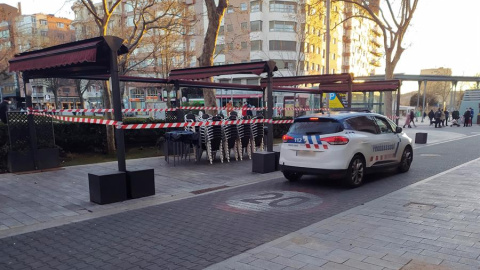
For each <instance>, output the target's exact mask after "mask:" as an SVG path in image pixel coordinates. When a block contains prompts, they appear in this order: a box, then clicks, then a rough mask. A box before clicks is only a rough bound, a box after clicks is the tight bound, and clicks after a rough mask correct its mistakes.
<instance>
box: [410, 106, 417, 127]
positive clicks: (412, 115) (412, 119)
mask: <svg viewBox="0 0 480 270" xmlns="http://www.w3.org/2000/svg"><path fill="white" fill-rule="evenodd" d="M410 122H411V123H412V124H413V126H414V127H417V125H415V112H414V111H413V110H411V111H410Z"/></svg>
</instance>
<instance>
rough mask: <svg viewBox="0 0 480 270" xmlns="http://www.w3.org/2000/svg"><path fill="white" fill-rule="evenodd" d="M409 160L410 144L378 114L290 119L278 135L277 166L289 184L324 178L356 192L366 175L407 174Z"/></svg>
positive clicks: (411, 154) (410, 160)
mask: <svg viewBox="0 0 480 270" xmlns="http://www.w3.org/2000/svg"><path fill="white" fill-rule="evenodd" d="M412 160H413V148H412V139H411V138H409V137H408V136H407V135H406V134H405V133H404V132H402V128H401V127H397V125H396V124H395V123H394V122H392V121H391V120H390V119H388V118H386V117H385V116H383V115H380V114H376V113H358V112H348V113H339V114H332V115H330V116H327V115H323V114H314V115H306V116H302V117H299V118H296V119H295V121H294V123H293V124H292V126H291V127H290V130H289V131H288V133H287V134H286V135H284V136H283V144H282V146H281V151H280V160H279V163H280V168H281V171H282V172H283V175H284V176H285V178H287V179H288V180H290V181H296V180H298V179H300V177H302V175H304V174H313V175H325V176H330V177H341V178H343V179H344V180H345V183H346V184H347V185H348V186H350V187H357V186H360V185H361V184H362V182H363V179H364V176H365V173H367V172H369V171H372V170H375V169H386V168H397V169H398V171H399V172H407V171H408V170H409V169H410V164H411V163H412Z"/></svg>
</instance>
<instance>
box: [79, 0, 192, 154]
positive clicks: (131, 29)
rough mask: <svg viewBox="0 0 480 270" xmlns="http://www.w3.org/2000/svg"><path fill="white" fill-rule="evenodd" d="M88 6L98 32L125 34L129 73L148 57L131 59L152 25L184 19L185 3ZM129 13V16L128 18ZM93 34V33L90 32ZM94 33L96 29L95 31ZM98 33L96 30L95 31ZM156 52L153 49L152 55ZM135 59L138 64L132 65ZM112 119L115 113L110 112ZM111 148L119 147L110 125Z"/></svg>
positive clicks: (88, 0)
mask: <svg viewBox="0 0 480 270" xmlns="http://www.w3.org/2000/svg"><path fill="white" fill-rule="evenodd" d="M80 1H81V3H82V4H83V5H84V6H85V7H86V8H87V10H88V12H89V14H90V15H91V16H92V17H93V20H94V22H95V24H96V26H97V27H98V34H97V35H101V36H105V35H107V34H116V35H118V36H120V37H123V38H125V42H124V45H125V46H126V47H127V48H128V50H129V52H128V53H127V54H124V55H122V56H120V57H119V69H120V70H119V72H120V73H121V74H126V73H127V72H128V71H129V70H131V69H132V68H134V67H135V66H136V65H139V63H141V62H143V61H145V60H146V59H147V58H148V57H149V54H148V53H147V54H143V57H144V58H143V61H141V60H139V58H138V57H137V58H136V59H135V61H130V58H131V57H132V55H133V54H134V52H135V50H136V49H137V48H138V47H139V46H140V45H141V44H142V41H143V39H144V38H145V37H146V36H148V34H149V33H150V32H151V30H152V29H170V28H172V27H178V25H182V23H183V11H184V5H183V4H181V3H179V1H175V0H164V1H161V0H115V1H106V0H103V1H102V3H101V4H100V5H95V4H94V3H93V1H92V0H80ZM127 7H128V8H129V9H131V12H130V13H131V14H126V11H125V9H126V8H127ZM125 15H128V16H126V20H127V21H125ZM86 34H90V33H86ZM91 34H93V33H91ZM93 35H95V34H93ZM151 53H153V51H152V52H150V55H151ZM132 62H134V63H135V64H133V65H130V63H132ZM104 102H105V107H108V108H111V104H112V94H111V89H110V87H109V85H108V84H107V83H105V85H104ZM106 116H107V118H109V119H112V115H111V114H106ZM107 148H108V152H109V153H113V152H114V151H115V139H114V130H113V127H112V126H107Z"/></svg>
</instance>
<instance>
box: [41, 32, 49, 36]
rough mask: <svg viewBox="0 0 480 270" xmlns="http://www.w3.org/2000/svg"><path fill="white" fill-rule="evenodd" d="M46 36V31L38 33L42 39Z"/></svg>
mask: <svg viewBox="0 0 480 270" xmlns="http://www.w3.org/2000/svg"><path fill="white" fill-rule="evenodd" d="M47 34H48V32H47V31H40V36H42V37H46V36H47Z"/></svg>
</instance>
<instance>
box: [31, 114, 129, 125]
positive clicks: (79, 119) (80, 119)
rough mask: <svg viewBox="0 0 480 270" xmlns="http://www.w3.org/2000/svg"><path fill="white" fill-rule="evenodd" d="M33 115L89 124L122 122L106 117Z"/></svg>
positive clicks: (118, 123)
mask: <svg viewBox="0 0 480 270" xmlns="http://www.w3.org/2000/svg"><path fill="white" fill-rule="evenodd" d="M32 114H33V115H38V116H46V117H50V118H53V119H57V120H60V121H64V122H75V123H89V124H100V125H107V126H119V125H121V122H119V121H115V120H105V119H95V118H83V117H67V116H58V115H51V114H44V113H35V112H34V113H32Z"/></svg>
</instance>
